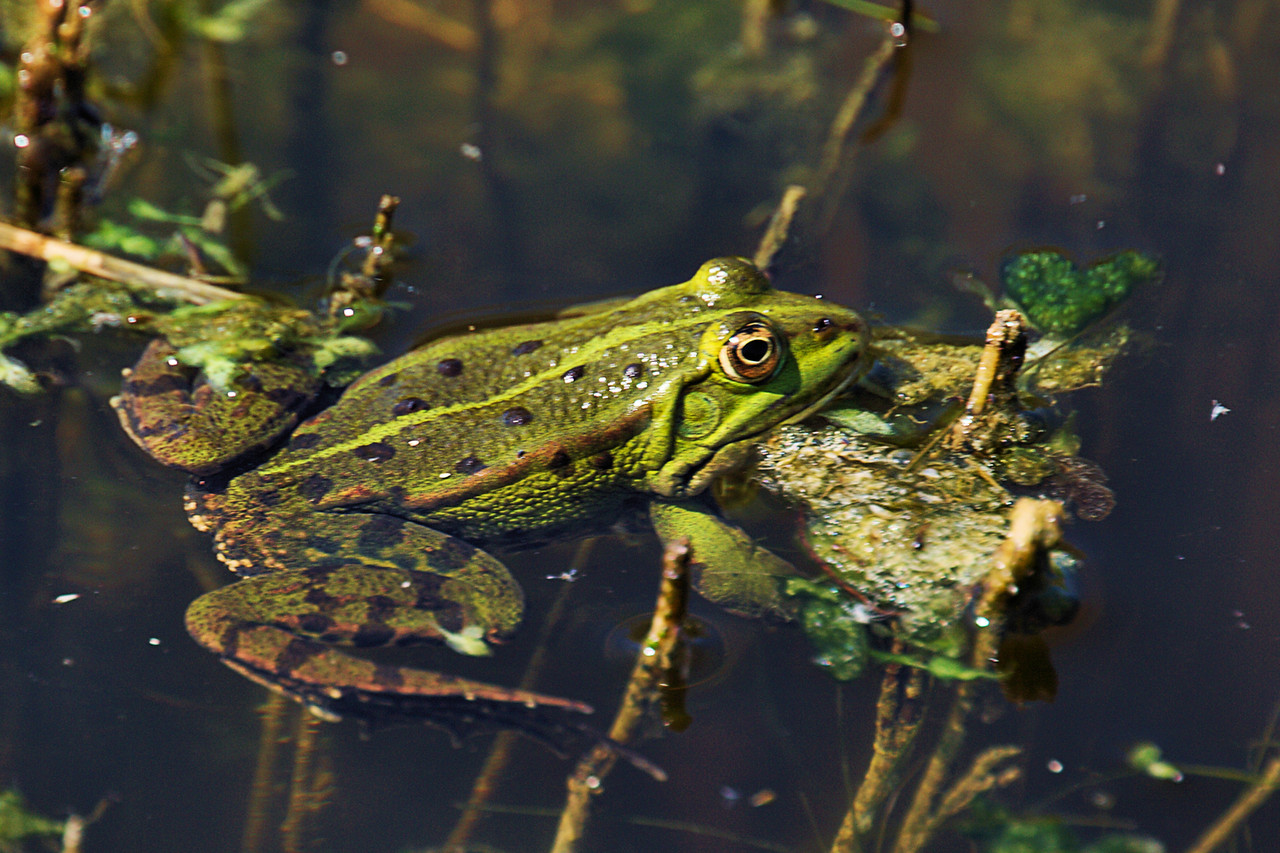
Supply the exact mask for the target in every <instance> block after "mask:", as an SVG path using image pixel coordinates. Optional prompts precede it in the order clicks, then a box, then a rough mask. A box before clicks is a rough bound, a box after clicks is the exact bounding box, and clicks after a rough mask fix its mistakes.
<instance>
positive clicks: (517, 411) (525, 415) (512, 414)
mask: <svg viewBox="0 0 1280 853" xmlns="http://www.w3.org/2000/svg"><path fill="white" fill-rule="evenodd" d="M502 422H503V423H504V424H506V425H507V426H525V425H527V424H531V423H533V413H532V412H530V411H529V410H528V409H526V408H525V407H524V406H512V407H511V408H509V409H507V410H506V411H505V412H503V413H502Z"/></svg>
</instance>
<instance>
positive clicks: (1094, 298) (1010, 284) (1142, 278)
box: [1000, 251, 1160, 338]
mask: <svg viewBox="0 0 1280 853" xmlns="http://www.w3.org/2000/svg"><path fill="white" fill-rule="evenodd" d="M1159 278H1160V262H1159V261H1158V260H1157V259H1156V258H1154V257H1152V256H1151V255H1146V254H1143V253H1142V252H1133V251H1129V252H1121V253H1119V254H1117V255H1113V256H1112V257H1110V258H1107V259H1105V260H1102V261H1099V262H1098V263H1096V264H1094V265H1092V266H1090V267H1089V268H1088V269H1084V270H1081V269H1080V268H1079V267H1077V266H1076V264H1075V263H1074V262H1073V261H1072V260H1071V259H1070V258H1067V257H1065V256H1063V255H1062V254H1060V253H1058V252H1053V251H1043V252H1024V253H1022V254H1019V255H1016V256H1014V257H1013V258H1010V259H1009V260H1007V261H1005V263H1004V266H1003V267H1002V269H1001V271H1000V279H1001V283H1002V284H1003V285H1004V292H1005V295H1006V296H1007V297H1008V298H1009V299H1010V300H1011V301H1013V302H1014V303H1015V304H1016V305H1017V306H1018V308H1019V309H1020V310H1021V311H1022V312H1023V314H1025V315H1026V317H1027V320H1028V321H1030V323H1031V325H1033V326H1035V327H1036V328H1037V329H1039V330H1040V331H1041V332H1043V333H1045V334H1046V335H1049V336H1051V337H1058V338H1069V337H1071V336H1072V335H1075V334H1076V333H1078V332H1080V331H1081V330H1082V329H1084V328H1085V327H1086V326H1088V325H1089V324H1090V323H1092V322H1093V321H1094V320H1097V319H1099V318H1100V317H1102V316H1103V315H1105V314H1106V313H1107V312H1108V311H1110V310H1111V309H1112V308H1115V307H1116V306H1117V305H1119V304H1120V303H1121V302H1123V301H1124V300H1125V299H1127V298H1128V297H1129V294H1130V293H1132V292H1133V290H1134V288H1136V287H1138V286H1140V285H1143V284H1147V283H1151V282H1155V281H1157V280H1158V279H1159Z"/></svg>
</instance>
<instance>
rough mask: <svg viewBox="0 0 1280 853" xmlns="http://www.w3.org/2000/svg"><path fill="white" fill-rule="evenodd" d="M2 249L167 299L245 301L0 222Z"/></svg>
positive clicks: (228, 292) (227, 292)
mask: <svg viewBox="0 0 1280 853" xmlns="http://www.w3.org/2000/svg"><path fill="white" fill-rule="evenodd" d="M0 249H8V250H9V251H11V252H17V253H18V254H20V255H27V256H28V257H32V258H39V259H41V260H44V261H57V262H61V263H64V264H66V265H67V266H70V267H72V268H73V269H77V270H79V271H80V272H84V273H88V274H89V275H96V276H98V277H99V278H105V279H110V280H111V281H118V282H120V283H122V284H129V285H134V286H137V287H148V288H151V289H152V290H154V291H156V293H158V294H159V295H160V296H162V297H165V298H166V299H175V300H178V301H181V302H190V303H191V304H193V305H207V304H208V303H210V302H218V301H220V300H223V299H243V298H244V294H242V293H236V292H235V291H234V290H227V289H225V288H222V287H216V286H214V285H212V284H206V283H205V282H203V281H200V280H198V279H194V278H187V277H186V276H181V275H175V274H173V273H170V272H165V271H164V270H158V269H155V268H154V267H148V266H144V265H143V264H137V263H134V262H133V261H126V260H124V259H123V258H117V257H113V256H112V255H107V254H103V253H102V252H99V251H96V250H94V249H89V248H86V247H84V246H81V245H79V244H77V243H68V242H66V241H65V240H57V239H54V238H53V237H46V236H44V235H43V234H38V233H36V232H35V231H30V230H28V229H26V228H18V227H16V226H13V225H9V224H6V223H3V222H0Z"/></svg>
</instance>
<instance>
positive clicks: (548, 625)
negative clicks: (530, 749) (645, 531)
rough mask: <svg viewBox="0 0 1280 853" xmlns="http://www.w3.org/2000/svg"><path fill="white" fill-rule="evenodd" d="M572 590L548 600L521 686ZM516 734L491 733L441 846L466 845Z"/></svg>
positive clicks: (527, 683) (531, 679) (582, 552)
mask: <svg viewBox="0 0 1280 853" xmlns="http://www.w3.org/2000/svg"><path fill="white" fill-rule="evenodd" d="M594 544H595V540H594V539H584V540H583V541H582V543H581V544H580V545H579V546H578V550H577V551H576V552H575V553H574V555H573V560H572V561H570V564H569V572H570V573H572V572H574V571H577V570H580V569H581V568H582V567H583V566H585V565H586V563H587V558H588V556H589V555H590V554H591V549H592V547H593V545H594ZM572 590H573V584H571V583H564V584H562V585H561V589H560V592H559V594H558V595H556V598H555V601H554V602H552V604H551V609H550V610H549V611H548V612H547V616H546V618H545V619H543V620H542V628H541V632H540V633H539V635H538V642H537V644H536V645H535V646H534V652H533V656H532V657H530V658H529V664H528V666H526V667H525V670H524V677H523V678H521V679H520V689H521V690H532V689H533V688H534V686H535V685H536V684H537V681H538V678H539V676H541V674H542V670H543V668H544V667H545V666H546V662H547V649H548V647H549V643H550V640H551V634H552V632H553V631H554V630H556V629H558V628H559V627H560V622H561V618H562V617H563V616H564V611H565V608H566V607H567V606H568V604H569V594H570V592H571V591H572ZM516 738H517V735H516V733H515V732H514V731H511V730H509V729H508V730H504V731H501V732H498V734H497V736H496V737H494V739H493V745H492V746H491V747H490V748H489V754H488V755H487V756H486V757H485V760H484V766H483V767H482V768H481V769H480V773H479V774H477V776H476V780H475V782H473V783H472V785H471V795H470V796H469V797H468V798H467V803H466V805H465V806H463V809H462V815H461V816H460V817H459V818H458V822H457V823H456V824H454V827H453V831H452V832H450V833H449V837H448V838H446V839H445V842H444V844H443V845H442V846H443V849H444V850H447V851H449V850H464V849H466V845H467V842H468V841H469V840H470V838H471V833H472V832H473V831H474V830H475V827H476V823H477V822H478V821H479V820H480V816H481V815H482V814H484V811H485V807H486V805H487V804H488V802H489V798H490V797H491V796H493V791H494V789H495V788H496V786H497V781H498V777H499V776H501V775H502V772H503V771H504V770H506V767H507V762H508V761H509V760H510V758H511V748H512V746H514V745H515V743H516Z"/></svg>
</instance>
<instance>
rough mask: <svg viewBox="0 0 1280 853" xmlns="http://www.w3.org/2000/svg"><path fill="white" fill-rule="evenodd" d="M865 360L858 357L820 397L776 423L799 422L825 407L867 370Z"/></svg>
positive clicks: (779, 424)
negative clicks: (847, 370) (845, 372)
mask: <svg viewBox="0 0 1280 853" xmlns="http://www.w3.org/2000/svg"><path fill="white" fill-rule="evenodd" d="M867 362H868V360H867V359H866V358H859V359H858V361H857V363H856V364H854V366H853V367H852V368H851V369H850V370H849V375H848V376H846V377H844V378H843V379H841V380H840V381H839V382H837V383H836V384H835V385H833V386H832V387H831V390H830V391H828V392H827V393H825V394H823V395H822V396H821V397H819V398H818V399H817V400H814V401H813V402H812V403H810V404H809V405H807V406H805V407H804V408H803V409H801V410H800V411H799V412H797V413H796V414H794V415H792V416H791V417H789V418H786V419H785V420H782V421H780V422H779V423H778V426H782V425H783V424H796V423H800V421H802V420H804V419H805V418H807V417H809V416H811V415H815V414H817V413H818V412H820V411H822V410H823V409H825V408H826V407H827V404H828V403H830V402H831V401H832V400H834V399H835V398H836V397H839V396H840V394H842V393H843V392H844V390H845V389H846V388H848V387H849V386H850V385H852V384H853V383H855V382H857V381H858V380H859V379H861V378H862V374H864V373H866V372H867Z"/></svg>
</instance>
